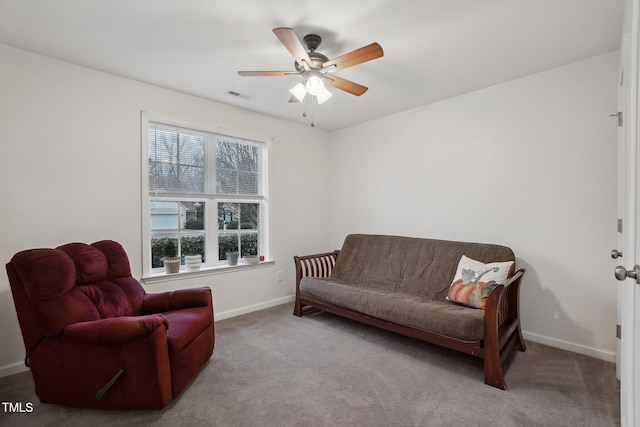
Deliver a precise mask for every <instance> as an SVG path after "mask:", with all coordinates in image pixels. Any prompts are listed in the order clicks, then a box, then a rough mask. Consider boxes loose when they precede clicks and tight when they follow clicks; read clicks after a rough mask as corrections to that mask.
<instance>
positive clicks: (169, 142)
mask: <svg viewBox="0 0 640 427" xmlns="http://www.w3.org/2000/svg"><path fill="white" fill-rule="evenodd" d="M205 142H206V138H205V137H204V136H202V135H197V134H189V133H184V132H177V131H170V130H166V129H159V128H150V129H149V190H150V191H151V192H161V193H203V192H204V190H205V188H204V183H205V178H206V177H205Z"/></svg>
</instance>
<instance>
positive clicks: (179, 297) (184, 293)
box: [142, 287, 213, 314]
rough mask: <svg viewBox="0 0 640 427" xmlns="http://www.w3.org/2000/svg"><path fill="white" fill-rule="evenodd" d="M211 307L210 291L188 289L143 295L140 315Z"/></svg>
mask: <svg viewBox="0 0 640 427" xmlns="http://www.w3.org/2000/svg"><path fill="white" fill-rule="evenodd" d="M209 306H213V303H212V299H211V289H209V288H206V287H204V288H189V289H179V290H176V291H170V292H162V293H157V294H145V296H144V299H143V300H142V313H143V314H151V313H162V312H165V311H172V310H180V309H183V308H192V307H209Z"/></svg>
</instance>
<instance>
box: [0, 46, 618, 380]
mask: <svg viewBox="0 0 640 427" xmlns="http://www.w3.org/2000/svg"><path fill="white" fill-rule="evenodd" d="M0 58H1V64H2V66H0V146H1V147H2V153H3V155H2V156H0V203H1V207H2V209H1V212H2V213H1V214H0V236H1V239H2V240H1V241H2V244H1V245H0V259H2V260H4V262H8V261H9V260H10V259H11V256H13V254H14V253H15V252H17V251H19V250H22V249H27V248H33V247H52V246H57V245H60V244H63V243H67V242H70V241H82V242H92V241H95V240H98V239H103V238H110V239H114V240H118V241H120V242H121V243H122V244H123V245H124V247H125V249H126V250H127V252H128V254H129V256H130V260H131V264H132V268H133V273H134V276H136V277H139V276H140V275H141V239H140V234H141V229H140V221H141V211H140V198H141V190H140V185H139V182H140V140H139V139H140V137H139V135H140V121H139V113H140V110H145V111H147V112H148V113H149V115H150V116H151V117H153V118H157V117H161V118H166V119H170V120H172V121H176V122H182V123H185V124H191V125H194V126H197V127H200V128H205V129H211V130H214V131H216V130H219V128H221V129H220V130H222V131H223V132H226V133H229V134H238V135H240V136H245V137H249V138H256V139H261V140H270V138H273V143H272V152H271V172H272V176H271V206H272V209H273V212H272V236H273V244H274V253H275V257H276V259H277V263H276V265H274V266H272V267H265V268H258V269H255V270H251V271H248V272H236V273H228V274H219V275H214V276H207V277H204V278H199V279H189V280H180V281H175V282H170V283H163V284H156V285H149V286H146V290H147V291H148V292H156V291H163V290H166V289H175V288H181V287H188V286H201V285H208V286H211V287H212V289H213V292H214V298H215V308H216V313H217V314H218V315H220V314H223V315H224V314H232V313H236V312H241V311H242V310H244V309H245V308H247V307H252V306H260V305H262V304H269V303H270V302H274V301H281V300H283V298H284V299H286V297H287V296H288V295H291V294H292V293H293V281H294V271H293V262H292V259H291V258H292V256H293V255H294V254H304V253H313V252H318V251H325V250H328V249H333V248H337V247H340V245H341V244H342V240H343V238H344V236H345V235H346V234H348V233H351V232H372V233H392V234H401V235H410V236H423V237H433V238H444V239H454V240H467V241H484V242H492V243H501V244H505V245H508V246H511V247H512V248H513V249H514V251H515V252H516V255H517V257H518V264H519V265H521V266H525V267H527V268H528V272H527V274H526V277H525V279H524V283H523V287H522V295H521V301H522V317H523V325H524V329H525V331H527V338H533V339H537V340H539V341H545V342H548V343H551V344H553V345H557V346H560V347H563V346H564V347H568V348H570V349H572V350H575V351H580V352H583V353H586V354H591V355H594V356H596V357H601V358H605V359H612V357H613V352H614V351H615V338H614V331H615V318H616V316H615V303H616V298H615V289H616V287H615V283H614V282H613V279H612V274H611V272H612V264H611V260H610V259H608V253H609V251H610V250H611V249H612V248H613V247H615V245H616V235H615V219H616V190H615V188H616V183H615V180H616V160H615V159H616V153H615V150H616V142H615V141H616V127H615V120H613V119H610V118H609V117H608V115H609V114H610V113H611V112H613V111H615V110H616V80H617V77H616V76H617V71H616V70H617V65H618V54H617V52H612V53H610V54H607V55H602V56H599V57H596V58H592V59H589V60H586V61H582V62H579V63H575V64H570V65H567V66H565V67H561V68H558V69H554V70H550V71H548V72H544V73H539V74H536V75H533V76H530V77H527V78H523V79H520V80H516V81H513V82H509V83H505V84H502V85H498V86H494V87H491V88H487V89H484V90H481V91H477V92H474V93H470V94H467V95H463V96H459V97H456V98H452V99H449V100H445V101H442V102H438V103H435V104H431V105H427V106H424V107H421V108H417V109H414V110H411V111H407V112H404V113H400V114H397V115H393V116H389V117H385V118H382V119H379V120H375V121H372V122H369V123H365V124H362V125H359V126H354V127H352V128H349V129H345V130H342V131H338V132H335V133H333V134H330V135H329V134H326V133H324V132H321V131H318V130H316V129H311V128H310V127H307V126H300V125H296V124H292V123H289V122H285V121H282V120H279V119H275V118H272V117H268V116H264V115H260V114H255V113H251V112H248V111H245V110H241V109H237V108H234V107H229V106H226V105H222V104H219V103H215V102H212V101H208V100H204V99H201V98H196V97H192V96H188V95H184V94H180V93H177V92H173V91H169V90H165V89H161V88H158V87H154V86H150V85H146V84H142V83H138V82H134V81H131V80H127V79H122V78H118V77H115V76H112V75H108V74H104V73H100V72H96V71H93V70H89V69H86V68H82V67H78V66H74V65H71V64H68V63H64V62H60V61H56V60H53V59H50V58H46V57H43V56H40V55H36V54H32V53H28V52H25V51H22V50H18V49H14V48H11V47H9V46H6V45H2V44H0ZM309 159H312V161H309ZM309 188H313V189H314V192H313V193H311V192H309V191H308V189H309ZM279 270H281V271H283V273H284V281H283V282H277V281H276V272H277V271H279ZM0 325H1V326H0V328H1V329H0V342H2V343H3V345H2V346H0V376H1V375H3V374H7V373H11V372H15V371H16V370H19V369H21V368H22V365H21V363H22V362H21V361H22V359H23V357H24V348H23V344H22V338H21V334H20V331H19V327H18V323H17V319H16V315H15V310H14V307H13V300H12V297H11V293H10V290H9V283H8V280H7V277H6V275H5V274H0Z"/></svg>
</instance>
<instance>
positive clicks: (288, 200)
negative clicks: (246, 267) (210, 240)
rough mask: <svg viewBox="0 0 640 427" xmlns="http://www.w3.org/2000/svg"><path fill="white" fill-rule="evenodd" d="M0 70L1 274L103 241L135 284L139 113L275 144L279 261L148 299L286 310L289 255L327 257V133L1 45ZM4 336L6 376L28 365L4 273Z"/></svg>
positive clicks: (151, 288)
mask: <svg viewBox="0 0 640 427" xmlns="http://www.w3.org/2000/svg"><path fill="white" fill-rule="evenodd" d="M0 64H1V65H0V146H1V147H2V155H1V156H0V203H1V206H2V208H1V213H0V236H1V242H2V244H1V245H0V260H2V261H3V263H6V262H8V261H9V260H10V259H11V257H12V256H13V254H14V253H16V252H18V251H20V250H23V249H29V248H34V247H55V246H58V245H61V244H64V243H68V242H71V241H80V242H87V243H90V242H93V241H96V240H100V239H105V238H106V239H114V240H117V241H119V242H120V243H122V244H123V246H124V247H125V249H126V250H127V253H128V255H129V257H130V261H131V266H132V270H133V275H134V276H135V277H140V275H141V273H142V272H141V251H142V242H141V225H140V224H141V208H140V204H141V203H140V201H141V194H142V193H141V189H140V164H141V162H140V111H141V110H145V111H147V112H148V114H149V116H150V117H152V118H158V117H160V118H166V119H169V120H172V121H175V122H179V123H185V124H190V125H193V126H196V127H198V128H202V129H209V130H212V131H222V132H224V133H228V134H232V135H234V134H235V135H239V136H243V137H248V138H255V139H259V140H263V141H267V142H270V143H271V147H272V151H271V153H270V160H271V193H270V199H271V200H270V202H271V208H272V216H271V219H272V229H271V235H272V237H273V252H274V255H275V258H276V264H275V265H274V266H270V267H265V268H257V269H253V270H251V271H245V272H235V273H226V274H218V275H213V276H206V277H202V278H198V279H189V280H179V281H175V282H169V283H162V284H154V285H148V286H146V290H147V292H159V291H163V290H166V289H175V288H182V287H189V286H204V285H206V286H210V287H211V288H212V289H213V294H214V304H215V311H216V314H217V315H220V314H223V315H224V314H225V313H226V314H230V313H235V312H237V311H241V310H243V309H245V308H246V307H251V306H254V305H261V304H269V303H270V302H277V301H282V300H283V299H285V300H286V298H287V296H290V295H292V294H293V292H294V278H295V273H294V268H293V259H292V257H293V255H294V254H297V253H309V252H311V253H312V252H316V251H324V250H326V248H327V247H328V246H329V236H328V229H329V227H328V218H327V216H326V214H325V213H326V206H327V202H328V182H327V181H328V179H327V171H326V165H327V164H328V163H329V158H328V153H329V148H328V134H327V133H326V132H322V131H319V130H316V129H312V128H310V127H308V126H300V125H297V124H293V123H289V122H286V121H282V120H279V119H275V118H272V117H268V116H264V115H260V114H255V113H251V112H248V111H246V110H242V109H238V108H234V107H229V106H226V105H222V104H219V103H215V102H212V101H208V100H204V99H201V98H197V97H193V96H188V95H184V94H180V93H177V92H173V91H170V90H165V89H161V88H158V87H155V86H151V85H146V84H142V83H138V82H134V81H131V80H127V79H123V78H119V77H115V76H112V75H109V74H105V73H100V72H97V71H93V70H90V69H87V68H82V67H78V66H75V65H71V64H68V63H65V62H61V61H57V60H53V59H50V58H47V57H44V56H40V55H36V54H33V53H29V52H26V51H23V50H18V49H14V48H12V47H9V46H6V45H2V44H0ZM272 138H273V140H272V142H271V139H272ZM308 159H313V161H309V160H308ZM308 188H313V189H314V192H309V191H307V189H308ZM277 271H282V272H283V278H284V280H283V281H282V282H277V280H276V274H277ZM0 325H1V326H0V328H1V329H0V342H2V345H1V346H0V376H1V375H3V374H8V373H11V372H15V371H17V370H20V369H22V360H23V358H24V345H23V343H22V336H21V333H20V330H19V326H18V323H17V318H16V314H15V309H14V305H13V299H12V297H11V292H10V288H9V283H8V279H7V276H6V274H0Z"/></svg>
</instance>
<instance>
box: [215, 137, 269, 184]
mask: <svg viewBox="0 0 640 427" xmlns="http://www.w3.org/2000/svg"><path fill="white" fill-rule="evenodd" d="M259 152H260V150H259V148H258V147H256V146H254V145H250V144H241V143H237V142H233V141H229V140H225V139H218V140H217V141H216V182H217V185H216V191H217V192H218V193H222V194H243V195H257V194H258V191H259V189H258V173H259V165H260V163H259Z"/></svg>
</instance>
